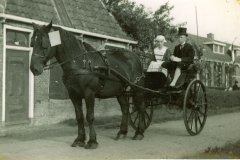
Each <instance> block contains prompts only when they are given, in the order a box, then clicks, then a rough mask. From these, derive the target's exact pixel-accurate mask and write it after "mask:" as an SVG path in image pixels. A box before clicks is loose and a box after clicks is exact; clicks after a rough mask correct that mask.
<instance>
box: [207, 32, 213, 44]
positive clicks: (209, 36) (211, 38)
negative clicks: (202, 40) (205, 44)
mask: <svg viewBox="0 0 240 160" xmlns="http://www.w3.org/2000/svg"><path fill="white" fill-rule="evenodd" d="M207 38H208V39H210V40H211V41H212V42H213V41H214V34H212V33H208V34H207Z"/></svg>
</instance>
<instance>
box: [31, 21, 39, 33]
mask: <svg viewBox="0 0 240 160" xmlns="http://www.w3.org/2000/svg"><path fill="white" fill-rule="evenodd" d="M32 25H33V30H34V31H36V30H37V28H38V26H37V24H36V23H34V22H33V23H32Z"/></svg>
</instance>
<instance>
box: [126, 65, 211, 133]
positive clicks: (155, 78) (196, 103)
mask: <svg viewBox="0 0 240 160" xmlns="http://www.w3.org/2000/svg"><path fill="white" fill-rule="evenodd" d="M173 74H174V72H170V73H168V76H167V77H166V76H165V75H164V74H163V73H162V72H145V87H144V88H142V90H143V91H144V92H146V94H145V103H146V107H145V118H144V125H145V129H147V128H148V127H149V125H150V123H151V121H152V118H153V110H154V107H155V106H157V105H161V104H165V105H166V107H168V106H169V105H172V104H173V105H175V106H176V105H177V106H178V107H179V108H180V109H182V110H183V119H184V124H185V127H186V129H187V131H188V133H189V134H190V135H192V136H194V135H197V134H198V133H200V132H201V131H202V129H203V127H204V125H205V122H206V119H207V110H208V105H207V96H206V90H205V86H204V85H203V83H202V82H201V81H200V80H198V79H197V78H196V69H195V66H194V64H193V65H191V66H190V67H189V68H188V69H187V70H185V71H182V74H181V76H180V77H179V79H178V81H177V84H176V85H177V86H178V87H179V88H180V89H179V91H172V92H171V91H167V90H166V86H167V85H168V84H169V83H170V81H171V77H173ZM140 89H141V88H140ZM126 95H127V97H128V102H129V104H130V108H129V117H130V120H129V122H130V124H131V126H132V127H133V128H134V129H135V130H136V129H137V124H138V120H139V112H138V108H137V107H135V105H134V103H133V92H132V90H131V89H129V88H128V89H127V90H126Z"/></svg>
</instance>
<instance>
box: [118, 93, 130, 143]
mask: <svg viewBox="0 0 240 160" xmlns="http://www.w3.org/2000/svg"><path fill="white" fill-rule="evenodd" d="M117 100H118V103H119V104H120V106H121V110H122V122H121V126H120V131H119V132H118V134H117V137H116V138H115V140H118V139H124V138H125V137H126V136H127V132H128V109H129V103H128V101H127V97H126V96H125V95H124V93H122V94H121V95H119V96H117Z"/></svg>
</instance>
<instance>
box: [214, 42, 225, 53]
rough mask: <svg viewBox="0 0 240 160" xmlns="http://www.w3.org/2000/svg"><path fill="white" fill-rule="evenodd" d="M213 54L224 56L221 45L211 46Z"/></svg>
mask: <svg viewBox="0 0 240 160" xmlns="http://www.w3.org/2000/svg"><path fill="white" fill-rule="evenodd" d="M213 52H214V53H220V54H224V47H223V46H221V45H217V44H213Z"/></svg>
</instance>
